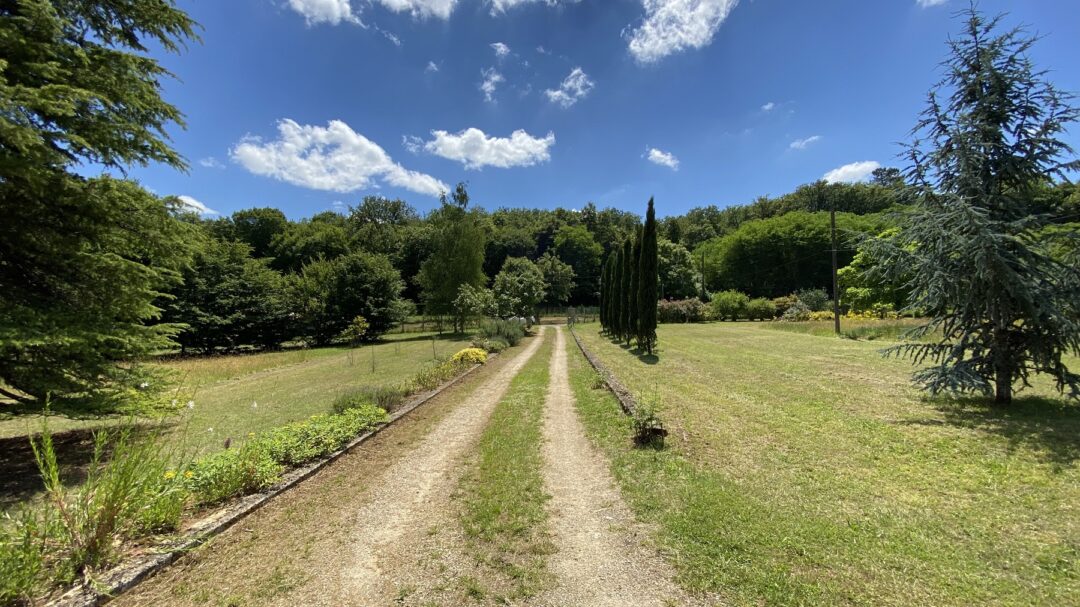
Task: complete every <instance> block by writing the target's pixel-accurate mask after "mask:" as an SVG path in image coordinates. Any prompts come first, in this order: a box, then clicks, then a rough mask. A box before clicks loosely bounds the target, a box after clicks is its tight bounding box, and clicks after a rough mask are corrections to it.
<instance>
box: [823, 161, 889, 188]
mask: <svg viewBox="0 0 1080 607" xmlns="http://www.w3.org/2000/svg"><path fill="white" fill-rule="evenodd" d="M880 168H881V163H879V162H875V161H873V160H864V161H862V162H852V163H851V164H845V165H844V166H842V167H838V168H835V169H833V170H831V171H829V172H828V173H825V175H824V176H823V177H822V179H824V180H825V181H827V182H829V183H854V182H856V181H864V180H866V178H867V177H869V176H870V174H871V173H873V172H874V170H876V169H880Z"/></svg>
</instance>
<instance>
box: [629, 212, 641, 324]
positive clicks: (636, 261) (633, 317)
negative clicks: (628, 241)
mask: <svg viewBox="0 0 1080 607" xmlns="http://www.w3.org/2000/svg"><path fill="white" fill-rule="evenodd" d="M634 232H635V234H634V244H633V247H632V248H631V249H630V291H629V293H628V296H627V300H626V301H627V305H629V306H630V317H629V319H630V320H629V324H628V325H627V327H626V343H627V345H629V344H630V342H631V341H632V340H634V339H636V338H637V336H638V335H639V333H638V320H639V319H638V266H639V265H640V260H641V226H638V227H637V229H636V230H634Z"/></svg>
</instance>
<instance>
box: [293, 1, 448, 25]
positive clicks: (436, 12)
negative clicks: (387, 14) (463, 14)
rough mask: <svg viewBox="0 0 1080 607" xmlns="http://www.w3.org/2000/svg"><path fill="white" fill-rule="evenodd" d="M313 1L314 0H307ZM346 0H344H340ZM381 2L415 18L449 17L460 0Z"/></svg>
mask: <svg viewBox="0 0 1080 607" xmlns="http://www.w3.org/2000/svg"><path fill="white" fill-rule="evenodd" d="M307 1H309V2H310V1H313V0H307ZM339 1H342V2H343V1H344V0H339ZM376 1H377V2H378V3H379V4H381V5H383V6H385V7H386V8H387V9H389V10H391V11H394V12H395V13H405V12H407V13H409V14H410V15H412V16H413V17H415V18H418V19H426V18H428V17H438V18H439V19H444V20H445V19H449V18H450V13H452V12H454V6H456V5H457V2H458V0H376Z"/></svg>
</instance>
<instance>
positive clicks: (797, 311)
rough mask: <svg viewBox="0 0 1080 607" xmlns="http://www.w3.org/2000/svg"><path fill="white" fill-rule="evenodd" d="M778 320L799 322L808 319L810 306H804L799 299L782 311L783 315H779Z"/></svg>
mask: <svg viewBox="0 0 1080 607" xmlns="http://www.w3.org/2000/svg"><path fill="white" fill-rule="evenodd" d="M780 320H783V321H785V322H800V321H804V320H810V308H808V307H806V304H804V303H803V302H801V301H796V302H795V303H794V304H792V305H791V306H790V307H789V308H788V309H787V310H785V311H784V315H783V316H781V317H780Z"/></svg>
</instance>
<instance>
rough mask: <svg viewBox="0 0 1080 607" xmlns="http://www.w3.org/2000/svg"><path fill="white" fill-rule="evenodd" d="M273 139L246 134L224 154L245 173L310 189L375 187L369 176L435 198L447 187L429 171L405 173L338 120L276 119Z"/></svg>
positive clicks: (381, 151) (365, 139)
mask: <svg viewBox="0 0 1080 607" xmlns="http://www.w3.org/2000/svg"><path fill="white" fill-rule="evenodd" d="M277 126H278V139H277V140H276V141H271V142H267V143H264V142H263V141H262V140H261V139H259V138H258V137H246V138H244V139H243V140H241V141H240V143H238V144H237V145H236V146H235V147H234V148H233V149H232V150H231V152H230V156H231V157H232V159H233V161H234V162H237V163H239V164H240V165H242V166H243V167H244V168H246V169H247V170H248V171H250V172H252V173H254V174H256V175H262V176H265V177H273V178H274V179H278V180H280V181H284V182H287V183H291V184H293V185H298V186H302V187H305V188H311V189H314V190H328V191H332V192H352V191H355V190H359V189H363V188H368V187H377V186H378V184H377V183H375V180H376V179H378V180H379V181H381V182H383V183H387V184H390V185H393V186H397V187H401V188H405V189H408V190H412V191H413V192H417V193H420V194H427V195H430V196H438V195H439V194H441V193H443V192H446V191H448V190H449V187H448V186H447V185H446V184H445V183H443V182H441V181H439V180H438V179H435V178H434V177H432V176H430V175H426V174H424V173H418V172H416V171H409V170H406V169H405V168H404V167H402V166H401V165H400V164H397V163H396V162H394V161H393V160H392V159H391V158H390V155H389V154H387V153H386V151H385V150H383V149H382V148H381V147H379V145H378V144H376V143H375V142H373V141H371V140H370V139H368V138H367V137H364V136H363V135H361V134H360V133H357V132H355V131H353V130H352V129H351V128H350V127H349V125H347V124H345V123H344V122H342V121H340V120H331V121H330V122H329V123H328V124H327V126H325V127H321V126H312V125H301V124H298V123H296V122H295V121H293V120H289V119H287V118H286V119H284V120H281V121H280V122H278V125H277Z"/></svg>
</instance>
